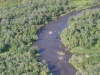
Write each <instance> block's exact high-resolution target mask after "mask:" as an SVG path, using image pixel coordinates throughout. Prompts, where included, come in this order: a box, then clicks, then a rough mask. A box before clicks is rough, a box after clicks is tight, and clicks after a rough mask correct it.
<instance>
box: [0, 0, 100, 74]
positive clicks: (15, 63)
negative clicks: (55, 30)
mask: <svg viewBox="0 0 100 75" xmlns="http://www.w3.org/2000/svg"><path fill="white" fill-rule="evenodd" d="M76 1H78V0H76ZM76 1H75V0H74V1H73V0H68V1H67V0H0V74H2V75H25V74H26V75H50V74H49V71H48V68H47V65H45V66H44V64H45V63H44V64H43V63H41V62H39V61H38V56H39V54H38V51H37V50H38V49H37V48H36V47H34V46H33V47H30V45H31V44H32V43H34V42H35V40H37V35H36V32H37V30H38V29H39V28H40V27H42V26H43V25H45V24H47V23H48V22H50V21H52V20H54V19H55V18H56V17H58V16H60V15H61V14H64V13H68V12H70V11H74V10H76V9H77V10H78V9H82V8H85V7H88V6H94V5H97V4H99V3H100V1H99V0H96V1H94V0H86V2H84V3H83V4H80V2H81V1H83V0H80V1H79V2H78V3H76ZM80 5H81V7H79V6H80Z"/></svg>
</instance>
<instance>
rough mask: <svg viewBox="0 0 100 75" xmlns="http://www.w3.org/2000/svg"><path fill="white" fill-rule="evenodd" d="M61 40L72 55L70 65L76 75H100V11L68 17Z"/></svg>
mask: <svg viewBox="0 0 100 75" xmlns="http://www.w3.org/2000/svg"><path fill="white" fill-rule="evenodd" d="M68 24H69V26H68V27H67V28H66V29H65V30H64V31H63V32H62V34H61V40H62V42H63V44H64V45H65V46H66V47H68V48H69V49H70V52H71V53H72V54H73V55H72V57H71V59H70V63H71V64H72V65H73V66H74V67H75V68H76V69H77V70H78V72H77V75H100V9H95V10H86V11H83V12H82V13H81V14H79V15H77V16H73V17H70V19H69V21H68Z"/></svg>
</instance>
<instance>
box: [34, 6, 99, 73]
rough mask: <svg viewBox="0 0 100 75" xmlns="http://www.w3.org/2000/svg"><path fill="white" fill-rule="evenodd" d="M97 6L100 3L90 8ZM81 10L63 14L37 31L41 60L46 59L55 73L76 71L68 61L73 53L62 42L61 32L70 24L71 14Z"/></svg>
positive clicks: (51, 70)
mask: <svg viewBox="0 0 100 75" xmlns="http://www.w3.org/2000/svg"><path fill="white" fill-rule="evenodd" d="M96 8H100V5H99V6H96V7H92V8H89V9H91V10H92V9H96ZM81 12H82V11H75V12H71V13H68V14H66V15H63V16H61V17H59V18H57V19H56V20H55V21H52V22H50V23H48V24H47V25H45V26H44V27H42V28H41V29H40V30H39V31H38V32H37V35H38V40H37V41H36V46H37V47H38V49H39V53H40V60H45V61H46V63H47V64H48V66H49V70H50V72H51V73H52V74H53V75H75V73H76V69H75V68H74V67H73V66H72V65H71V64H70V63H69V62H68V61H69V59H70V57H71V53H69V51H68V49H67V48H65V47H64V46H63V44H62V43H61V41H60V37H59V33H61V32H62V30H63V29H64V28H66V27H67V26H68V24H67V22H68V19H69V17H70V16H73V15H77V14H80V13H81ZM65 50H66V51H65ZM59 53H60V54H59Z"/></svg>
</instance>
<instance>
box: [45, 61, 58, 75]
mask: <svg viewBox="0 0 100 75" xmlns="http://www.w3.org/2000/svg"><path fill="white" fill-rule="evenodd" d="M47 64H48V67H49V70H50V73H52V75H60V71H59V70H58V69H56V65H52V64H51V63H50V62H47Z"/></svg>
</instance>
